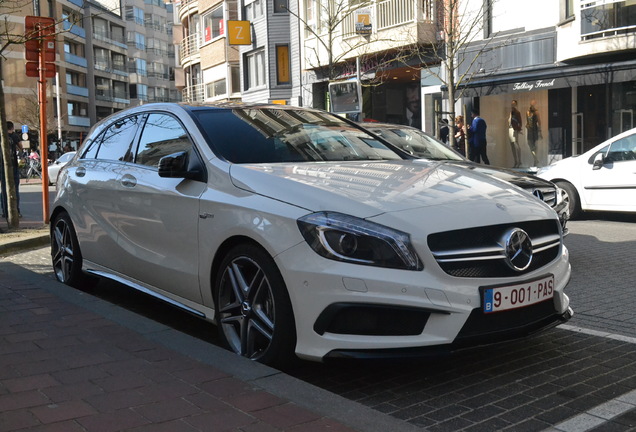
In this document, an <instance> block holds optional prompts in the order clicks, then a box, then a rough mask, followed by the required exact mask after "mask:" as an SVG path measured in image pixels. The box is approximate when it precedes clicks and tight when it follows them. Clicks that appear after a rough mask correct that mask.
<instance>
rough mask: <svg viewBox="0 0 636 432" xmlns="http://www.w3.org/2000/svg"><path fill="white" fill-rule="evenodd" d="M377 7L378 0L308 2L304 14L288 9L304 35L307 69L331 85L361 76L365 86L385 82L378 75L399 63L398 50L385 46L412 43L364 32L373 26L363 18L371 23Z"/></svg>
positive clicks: (312, 0) (301, 3)
mask: <svg viewBox="0 0 636 432" xmlns="http://www.w3.org/2000/svg"><path fill="white" fill-rule="evenodd" d="M375 3H376V1H375V0H359V1H355V2H352V1H350V0H309V2H308V3H305V2H304V1H301V2H300V4H299V6H300V7H301V8H303V7H305V11H304V13H303V14H300V13H295V12H294V11H292V10H289V9H288V11H289V13H290V14H291V15H292V16H294V17H295V18H296V19H298V21H299V22H300V24H301V27H302V28H303V29H304V31H305V35H306V36H305V38H303V49H304V57H305V62H306V66H307V67H308V69H310V70H312V71H314V73H315V74H316V76H317V77H318V78H319V79H321V80H323V81H328V82H331V81H334V80H338V79H341V78H342V77H351V76H356V74H360V75H361V76H363V77H364V79H365V85H366V86H372V85H377V84H379V83H381V82H382V80H383V74H381V73H376V72H378V71H381V70H383V69H385V68H387V67H389V66H390V65H392V64H399V63H400V58H399V57H397V56H396V55H395V53H396V52H397V50H395V49H387V48H386V46H388V44H391V45H392V46H401V45H407V44H409V39H407V38H405V39H404V40H399V39H398V40H396V38H389V37H386V36H384V37H382V36H379V35H378V32H377V31H374V32H371V31H368V33H367V31H366V29H365V25H367V26H369V27H367V28H368V29H370V24H371V22H370V21H365V19H364V17H365V16H366V18H367V19H370V17H371V12H370V11H371V9H373V6H374V5H375ZM307 5H310V6H309V7H306V6H307ZM367 14H368V15H367ZM361 17H362V18H361ZM382 46H384V48H382ZM356 59H357V61H356Z"/></svg>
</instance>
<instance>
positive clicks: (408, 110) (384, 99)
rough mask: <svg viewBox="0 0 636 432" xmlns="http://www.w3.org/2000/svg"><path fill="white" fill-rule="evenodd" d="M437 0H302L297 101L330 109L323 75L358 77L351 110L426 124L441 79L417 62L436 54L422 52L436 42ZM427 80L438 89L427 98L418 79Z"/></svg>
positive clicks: (381, 118)
mask: <svg viewBox="0 0 636 432" xmlns="http://www.w3.org/2000/svg"><path fill="white" fill-rule="evenodd" d="M443 1H444V0H424V1H414V0H379V1H378V0H368V1H364V0H363V1H357V2H349V1H344V0H334V1H323V0H302V1H301V2H300V5H301V8H300V10H299V21H300V35H301V37H300V39H301V52H302V55H301V57H302V64H301V69H302V71H303V73H302V83H301V93H302V100H303V101H304V103H305V104H307V105H311V106H314V107H319V108H326V109H333V107H331V106H330V102H333V101H330V100H329V97H328V96H327V95H328V94H329V92H328V85H329V83H333V82H344V83H347V82H356V81H358V82H360V83H361V87H362V90H361V98H362V101H361V102H362V103H361V106H360V114H359V115H352V116H351V117H352V118H356V119H373V120H377V121H387V122H392V123H403V124H412V125H414V126H417V127H420V128H422V127H424V126H425V125H426V122H428V126H429V127H430V128H433V127H434V120H433V119H434V118H435V113H434V111H435V105H436V103H437V105H439V104H438V102H439V100H440V98H441V95H440V94H439V86H440V81H439V79H437V78H436V77H435V76H432V75H431V74H430V73H429V72H427V70H426V69H424V68H423V67H422V64H423V63H425V62H428V63H430V62H435V58H434V56H431V55H429V54H428V53H430V52H432V51H433V49H434V47H435V46H436V45H437V44H438V42H439V40H438V38H437V35H438V32H439V30H440V24H441V20H442V19H443V16H442V15H441V11H443V10H444V7H443ZM428 86H433V87H434V88H437V89H438V91H437V92H436V94H434V96H431V97H428V98H426V97H423V95H426V94H428V93H426V92H422V87H428ZM429 93H430V92H429ZM354 97H355V96H354ZM335 111H338V108H336V109H335ZM427 112H428V117H427V115H426V113H427ZM350 114H353V113H350ZM427 118H428V120H426V119H427ZM422 120H425V123H424V124H423V123H422Z"/></svg>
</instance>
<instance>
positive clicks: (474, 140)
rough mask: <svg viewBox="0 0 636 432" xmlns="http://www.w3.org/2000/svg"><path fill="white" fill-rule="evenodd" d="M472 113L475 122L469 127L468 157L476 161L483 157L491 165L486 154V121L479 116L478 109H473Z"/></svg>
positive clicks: (478, 161)
mask: <svg viewBox="0 0 636 432" xmlns="http://www.w3.org/2000/svg"><path fill="white" fill-rule="evenodd" d="M472 114H473V122H472V123H471V125H470V127H469V128H468V143H469V144H470V148H469V149H468V150H469V151H468V158H469V159H470V160H471V161H473V162H476V163H480V162H481V160H482V159H483V161H484V163H485V164H486V165H490V161H489V160H488V155H487V154H486V144H487V142H486V128H487V126H486V121H485V120H484V119H483V118H481V117H479V113H478V112H477V111H476V110H473V111H472Z"/></svg>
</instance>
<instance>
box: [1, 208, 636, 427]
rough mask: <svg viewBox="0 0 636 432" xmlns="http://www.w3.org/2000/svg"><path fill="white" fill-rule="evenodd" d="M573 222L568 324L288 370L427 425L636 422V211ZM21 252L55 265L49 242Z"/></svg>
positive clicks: (130, 301) (142, 300) (29, 261)
mask: <svg viewBox="0 0 636 432" xmlns="http://www.w3.org/2000/svg"><path fill="white" fill-rule="evenodd" d="M569 227H570V234H569V235H568V236H567V237H566V240H565V243H566V246H567V247H568V248H569V250H570V254H571V263H572V268H573V272H572V279H571V281H570V284H569V286H568V287H567V289H566V293H567V294H568V295H569V296H570V298H571V305H572V307H573V309H574V311H575V316H574V318H572V320H570V321H569V322H568V323H567V324H566V325H562V326H560V327H558V328H555V329H552V330H550V331H548V332H545V333H542V334H540V335H536V336H534V337H532V338H528V339H524V340H520V341H516V342H513V343H507V344H503V345H497V346H491V347H486V348H480V349H477V350H472V351H467V352H463V353H460V354H457V355H454V356H451V357H445V358H436V359H429V360H426V361H391V362H378V363H370V362H352V363H346V362H341V363H330V364H324V365H323V364H314V363H301V364H300V365H298V366H296V367H294V368H293V369H290V370H287V371H285V372H286V373H288V374H290V375H293V376H295V377H298V378H301V379H303V380H305V381H307V382H309V383H312V384H314V385H316V386H319V387H322V388H324V389H326V390H328V391H330V392H334V393H337V394H339V395H341V396H344V397H346V398H348V399H351V400H354V401H357V402H359V403H361V404H363V405H366V406H368V407H370V408H372V409H374V410H377V411H381V412H383V413H386V414H389V415H391V416H393V417H395V418H397V419H400V420H402V421H404V422H408V423H410V424H411V425H414V426H417V427H420V428H422V429H423V430H424V429H425V430H430V431H460V430H461V431H482V430H483V431H493V430H509V431H526V430H527V431H543V430H554V431H556V430H558V431H588V430H593V431H597V432H600V431H628V430H630V431H635V430H636V310H635V308H634V303H635V297H636V294H635V293H634V289H635V287H636V284H635V282H634V281H635V280H636V265H635V263H636V215H615V214H590V215H587V216H586V217H585V219H583V220H578V221H571V222H570V223H569ZM12 260H13V261H14V262H15V263H17V264H20V265H22V266H24V267H27V268H29V269H31V270H33V271H36V272H39V273H44V274H49V275H50V274H51V272H50V264H49V256H48V250H47V249H40V250H37V251H33V252H29V253H25V254H21V255H18V256H15V257H13V258H12ZM51 277H52V275H51ZM90 294H91V295H95V296H99V297H101V298H103V299H106V300H108V301H110V302H112V303H115V304H117V305H119V306H122V307H125V308H128V309H130V310H133V311H135V312H137V313H139V314H143V315H145V316H148V317H150V318H152V319H154V320H156V321H160V322H162V323H164V324H167V325H169V326H171V327H173V328H176V329H178V330H179V331H182V332H185V333H189V334H192V335H195V336H196V337H199V338H201V339H204V340H206V341H209V342H210V343H216V337H215V331H216V329H215V327H214V326H212V325H210V324H206V323H203V322H201V321H199V320H197V319H195V318H192V317H190V316H189V315H187V314H184V313H182V312H180V311H178V310H175V309H173V308H172V307H170V306H167V305H164V304H162V303H160V302H157V301H155V300H153V299H150V298H148V297H146V296H145V295H143V294H138V293H133V292H131V291H130V290H128V289H125V288H124V287H122V286H120V285H117V284H115V283H112V282H100V283H99V284H98V285H97V286H95V287H94V288H93V289H92V290H91V291H90Z"/></svg>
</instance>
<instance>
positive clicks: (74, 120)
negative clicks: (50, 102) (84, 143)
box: [68, 115, 91, 127]
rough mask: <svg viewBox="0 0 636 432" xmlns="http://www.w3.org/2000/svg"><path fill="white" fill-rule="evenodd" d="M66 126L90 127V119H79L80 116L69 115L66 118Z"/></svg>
mask: <svg viewBox="0 0 636 432" xmlns="http://www.w3.org/2000/svg"><path fill="white" fill-rule="evenodd" d="M68 124H69V126H83V127H90V126H91V119H90V118H88V117H80V116H74V115H69V116H68Z"/></svg>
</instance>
